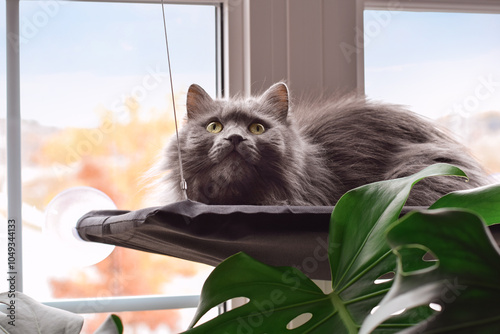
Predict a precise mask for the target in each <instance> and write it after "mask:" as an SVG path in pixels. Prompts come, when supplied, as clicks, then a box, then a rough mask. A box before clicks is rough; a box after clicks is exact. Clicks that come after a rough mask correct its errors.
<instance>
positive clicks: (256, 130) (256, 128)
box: [248, 123, 266, 135]
mask: <svg viewBox="0 0 500 334" xmlns="http://www.w3.org/2000/svg"><path fill="white" fill-rule="evenodd" d="M248 129H249V130H250V132H251V133H253V134H254V135H261V134H263V133H264V132H265V131H266V129H265V128H264V125H262V124H260V123H252V124H250V126H249V127H248Z"/></svg>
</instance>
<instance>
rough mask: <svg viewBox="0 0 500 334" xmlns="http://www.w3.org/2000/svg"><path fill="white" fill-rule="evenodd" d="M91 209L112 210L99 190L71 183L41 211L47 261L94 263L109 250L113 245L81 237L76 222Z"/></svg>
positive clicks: (75, 263) (77, 265)
mask: <svg viewBox="0 0 500 334" xmlns="http://www.w3.org/2000/svg"><path fill="white" fill-rule="evenodd" d="M92 210H116V205H115V204H114V203H113V201H112V200H111V199H110V198H109V197H108V196H107V195H106V194H105V193H103V192H101V191H99V190H97V189H95V188H91V187H75V188H70V189H67V190H65V191H63V192H61V193H59V194H58V195H57V196H56V197H54V199H53V200H52V201H51V202H50V203H49V205H48V206H47V208H46V211H45V224H44V226H43V234H44V237H45V238H46V240H47V248H46V250H47V251H48V253H49V254H47V255H48V256H50V259H51V261H54V263H59V264H60V265H63V264H66V265H69V266H74V267H83V266H89V265H93V264H96V263H98V262H100V261H102V260H104V259H105V258H106V257H108V256H109V254H111V252H112V251H113V249H114V248H115V246H113V245H107V244H100V243H95V242H88V241H84V240H82V239H81V238H80V236H79V235H78V232H77V230H76V223H77V222H78V220H79V219H80V218H81V217H82V216H83V215H84V214H86V213H87V212H89V211H92Z"/></svg>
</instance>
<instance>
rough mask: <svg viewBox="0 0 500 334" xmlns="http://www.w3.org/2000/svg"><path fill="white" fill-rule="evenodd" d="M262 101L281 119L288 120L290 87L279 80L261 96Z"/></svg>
mask: <svg viewBox="0 0 500 334" xmlns="http://www.w3.org/2000/svg"><path fill="white" fill-rule="evenodd" d="M261 101H262V102H263V103H265V104H266V105H267V107H268V108H266V109H268V110H271V111H272V112H273V116H275V117H277V118H278V119H279V120H280V121H283V122H284V121H286V118H287V116H288V108H289V98H288V87H287V86H286V85H285V84H284V83H283V82H279V83H276V84H274V85H272V86H271V87H270V88H269V89H268V90H267V91H266V92H265V93H264V94H263V95H262V97H261Z"/></svg>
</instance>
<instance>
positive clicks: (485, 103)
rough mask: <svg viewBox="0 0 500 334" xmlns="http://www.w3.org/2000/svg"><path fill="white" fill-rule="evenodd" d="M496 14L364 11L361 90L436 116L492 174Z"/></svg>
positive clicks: (496, 139) (499, 74)
mask: <svg viewBox="0 0 500 334" xmlns="http://www.w3.org/2000/svg"><path fill="white" fill-rule="evenodd" d="M498 31H500V14H483V13H457V12H431V11H399V10H398V11H395V10H389V9H388V8H386V9H376V10H365V11H364V35H365V53H364V57H365V58H364V59H365V65H364V66H365V67H364V72H365V92H366V94H367V95H368V97H370V98H373V99H379V100H380V99H381V100H385V101H387V102H392V103H398V104H403V105H407V106H409V107H410V109H411V110H413V111H415V112H417V113H420V114H422V115H424V116H426V117H429V118H432V119H435V120H437V121H438V122H439V123H440V124H442V125H443V126H445V127H447V128H448V129H449V130H451V131H452V132H453V133H454V134H455V135H456V137H457V138H458V139H459V140H461V141H462V142H463V143H464V144H465V145H466V146H468V147H469V148H470V149H471V150H472V153H473V154H474V155H475V156H476V158H478V159H479V160H480V161H481V162H482V163H483V165H484V166H485V167H486V168H487V170H488V171H489V172H491V173H492V174H495V173H499V172H500V158H499V156H498V147H499V146H500V67H499V66H498V59H500V35H499V34H498Z"/></svg>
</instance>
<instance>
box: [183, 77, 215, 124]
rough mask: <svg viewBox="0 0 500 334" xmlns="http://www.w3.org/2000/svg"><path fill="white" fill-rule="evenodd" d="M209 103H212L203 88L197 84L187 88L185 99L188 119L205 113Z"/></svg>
mask: <svg viewBox="0 0 500 334" xmlns="http://www.w3.org/2000/svg"><path fill="white" fill-rule="evenodd" d="M211 102H213V100H212V98H211V97H210V95H208V93H207V92H205V90H204V89H203V88H201V87H200V86H198V85H197V84H192V85H191V86H189V89H188V92H187V99H186V109H187V116H188V119H191V118H195V117H196V116H197V115H199V114H201V113H203V112H205V111H206V110H207V108H208V107H209V105H210V103H211Z"/></svg>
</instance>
